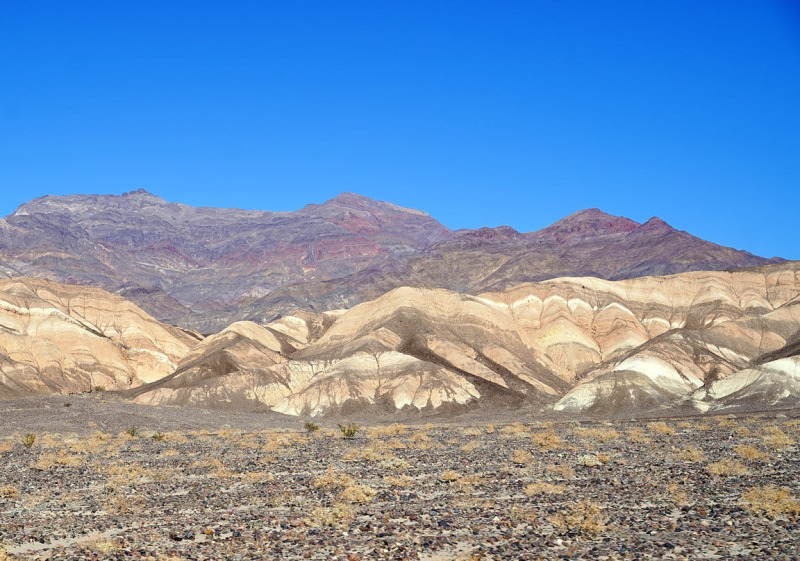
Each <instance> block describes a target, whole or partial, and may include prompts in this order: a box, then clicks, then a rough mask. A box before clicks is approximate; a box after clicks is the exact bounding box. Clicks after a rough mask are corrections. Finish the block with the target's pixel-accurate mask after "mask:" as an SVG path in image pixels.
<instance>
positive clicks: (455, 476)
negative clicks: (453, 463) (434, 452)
mask: <svg viewBox="0 0 800 561" xmlns="http://www.w3.org/2000/svg"><path fill="white" fill-rule="evenodd" d="M459 479H461V474H459V473H458V472H457V471H454V470H452V469H446V470H444V471H443V472H442V473H441V474H440V475H439V481H442V482H444V483H455V482H456V481H458V480H459Z"/></svg>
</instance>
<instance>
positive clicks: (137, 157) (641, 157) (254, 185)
mask: <svg viewBox="0 0 800 561" xmlns="http://www.w3.org/2000/svg"><path fill="white" fill-rule="evenodd" d="M0 60H2V62H0V193H1V195H0V215H6V214H8V213H10V212H12V211H13V210H14V209H15V208H16V207H17V206H18V205H19V204H21V203H23V202H25V201H27V200H30V199H32V198H34V197H37V196H42V195H45V194H72V193H121V192H123V191H129V190H132V189H137V188H144V189H147V190H149V191H151V192H153V193H155V194H157V195H159V196H161V197H163V198H165V199H167V200H170V201H176V202H184V203H187V204H193V205H208V206H227V207H240V208H253V209H264V210H295V209H298V208H300V207H302V206H303V205H304V204H306V203H310V202H322V201H324V200H326V199H329V198H331V197H333V196H335V195H336V194H338V193H340V192H342V191H353V192H357V193H361V194H364V195H367V196H370V197H374V198H377V199H381V200H388V201H391V202H394V203H397V204H400V205H404V206H409V207H413V208H418V209H421V210H424V211H426V212H429V213H430V214H432V215H433V216H434V217H435V218H437V219H439V220H440V221H441V222H443V223H444V224H446V225H447V226H449V227H451V228H474V227H479V226H484V225H488V226H497V225H501V224H508V225H511V226H513V227H514V228H517V229H518V230H522V231H529V230H535V229H539V228H542V227H544V226H546V225H548V224H550V223H552V222H553V221H555V220H557V219H559V218H561V217H563V216H565V215H567V214H569V213H572V212H575V211H577V210H580V209H583V208H589V207H599V208H601V209H603V210H604V211H606V212H609V213H612V214H619V215H624V216H628V217H630V218H633V219H635V220H638V221H645V220H647V219H648V218H649V217H651V216H653V215H658V216H660V217H661V218H663V219H665V220H666V221H667V222H669V223H671V224H672V225H673V226H675V227H677V228H680V229H684V230H688V231H689V232H691V233H693V234H695V235H698V236H701V237H703V238H706V239H709V240H711V241H714V242H717V243H721V244H724V245H730V246H733V247H737V248H740V249H747V250H749V251H751V252H753V253H757V254H761V255H765V256H773V255H779V256H783V257H787V258H795V259H800V244H798V242H799V241H800V234H798V227H797V225H796V217H797V209H798V208H800V10H798V8H797V3H796V2H793V1H792V0H785V1H780V0H775V1H769V0H764V1H750V2H742V1H736V0H731V1H724V2H723V1H713V0H712V1H707V2H697V1H696V0H675V1H669V2H668V1H657V0H653V1H646V2H640V1H634V0H630V1H625V2H616V1H613V0H608V1H603V2H597V1H594V0H592V1H564V0H554V1H549V2H538V1H533V0H528V1H525V2H511V1H509V2H502V1H501V2H488V1H487V2H473V1H459V2H455V1H452V2H436V1H431V0H427V1H424V2H412V1H406V2H375V1H374V0H370V1H364V2H348V1H342V2H305V1H302V0H298V1H291V2H269V1H261V2H244V1H239V2H236V1H232V2H202V1H198V0H195V1H192V2H179V1H158V2H149V1H137V2H132V1H118V2H108V1H102V2H84V1H79V0H76V1H74V2H62V1H58V2H4V4H3V8H2V14H1V15H0Z"/></svg>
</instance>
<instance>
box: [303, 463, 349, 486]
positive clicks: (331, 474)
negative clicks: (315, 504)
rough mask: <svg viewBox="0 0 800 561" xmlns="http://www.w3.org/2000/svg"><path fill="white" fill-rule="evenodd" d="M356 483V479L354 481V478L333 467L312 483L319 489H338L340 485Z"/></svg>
mask: <svg viewBox="0 0 800 561" xmlns="http://www.w3.org/2000/svg"><path fill="white" fill-rule="evenodd" d="M354 483H355V481H353V478H352V477H350V476H349V475H347V474H346V473H342V472H340V471H337V470H335V469H334V468H332V467H329V468H328V471H326V472H325V474H324V475H321V476H319V477H317V478H316V479H315V480H314V481H313V482H312V485H313V486H314V487H316V488H317V489H336V488H339V487H349V486H351V485H353V484H354Z"/></svg>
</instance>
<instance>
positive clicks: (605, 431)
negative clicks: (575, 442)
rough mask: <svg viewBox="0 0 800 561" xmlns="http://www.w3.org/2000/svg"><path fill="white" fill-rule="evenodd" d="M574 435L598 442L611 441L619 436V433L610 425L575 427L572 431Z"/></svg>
mask: <svg viewBox="0 0 800 561" xmlns="http://www.w3.org/2000/svg"><path fill="white" fill-rule="evenodd" d="M573 432H574V433H575V434H576V435H578V436H581V437H583V438H589V439H592V440H596V441H598V442H603V443H605V442H611V441H612V440H614V439H617V438H619V433H618V432H617V431H616V430H615V429H613V428H611V427H595V428H586V429H585V428H577V429H574V431H573Z"/></svg>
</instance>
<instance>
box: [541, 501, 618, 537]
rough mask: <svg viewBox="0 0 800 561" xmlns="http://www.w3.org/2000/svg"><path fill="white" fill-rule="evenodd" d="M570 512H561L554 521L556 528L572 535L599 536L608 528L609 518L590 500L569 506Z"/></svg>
mask: <svg viewBox="0 0 800 561" xmlns="http://www.w3.org/2000/svg"><path fill="white" fill-rule="evenodd" d="M567 508H568V510H566V511H563V512H559V513H558V514H556V515H555V516H554V517H553V518H552V519H551V521H552V523H553V525H554V526H555V527H557V528H561V529H562V530H565V531H567V532H569V533H571V534H588V535H597V534H601V533H603V532H605V531H606V529H607V528H608V526H607V522H608V518H607V517H606V516H605V515H604V514H603V511H602V509H601V508H600V506H598V505H597V504H595V503H593V502H592V501H590V500H588V499H584V500H582V501H581V502H579V503H572V504H570V505H568V506H567Z"/></svg>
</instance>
